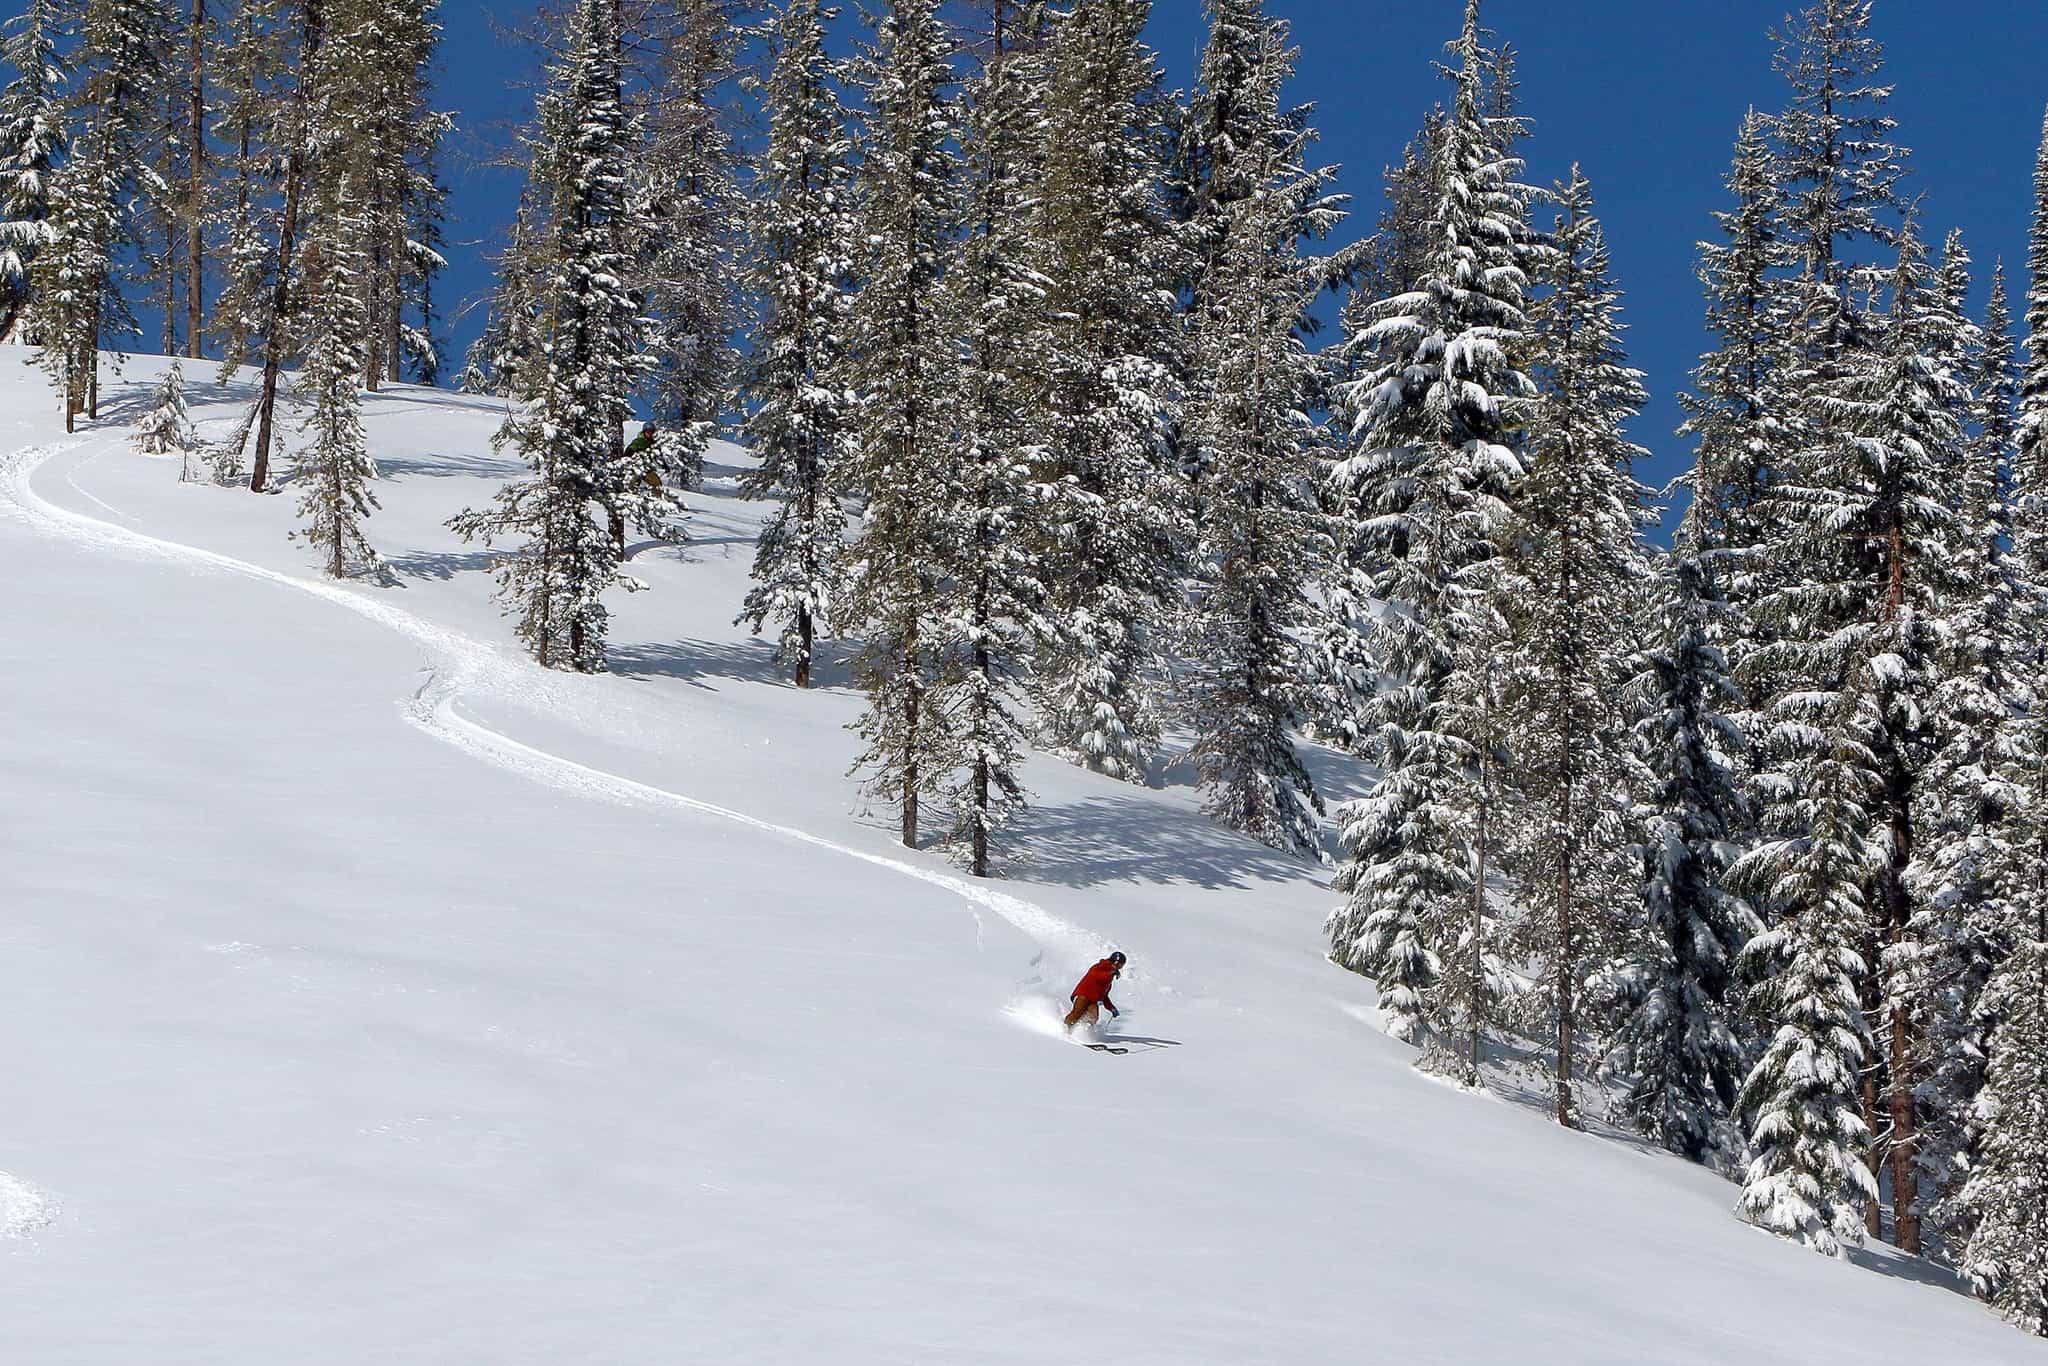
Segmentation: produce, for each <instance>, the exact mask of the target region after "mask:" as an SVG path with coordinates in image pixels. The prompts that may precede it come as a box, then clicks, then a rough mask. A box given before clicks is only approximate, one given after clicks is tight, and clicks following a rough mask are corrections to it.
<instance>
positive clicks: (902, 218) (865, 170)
mask: <svg viewBox="0 0 2048 1366" xmlns="http://www.w3.org/2000/svg"><path fill="white" fill-rule="evenodd" d="M953 55H954V49H953V44H952V41H951V39H950V37H949V35H948V34H947V31H946V27H945V25H944V24H943V23H942V22H941V20H940V17H939V13H938V3H937V0H889V3H888V4H887V5H886V7H885V8H884V9H883V10H882V12H881V13H880V14H879V16H878V17H877V19H876V31H875V36H874V39H873V41H872V42H871V44H870V45H869V46H868V47H867V49H866V51H865V52H864V53H863V55H862V58H861V61H860V63H859V67H858V77H859V81H860V85H861V87H862V91H863V94H864V95H865V97H866V98H865V103H866V107H867V111H868V113H867V126H866V130H865V137H864V140H863V145H862V148H861V151H862V156H861V159H860V172H859V176H858V178H857V182H856V184H857V194H858V201H859V214H858V218H857V227H856V240H857V241H858V242H859V243H860V244H861V247H862V251H861V260H860V262H859V266H858V271H859V274H860V276H861V279H862V288H861V290H860V293H859V295H858V296H857V298H856V300H855V303H854V309H853V318H852V321H851V327H850V336H851V348H852V356H851V359H850V361H849V369H848V375H849V377H850V379H851V381H852V385H853V387H854V389H855V390H856V392H857V393H858V394H859V396H860V402H859V405H858V407H857V408H856V413H857V415H858V416H857V420H856V422H855V427H854V447H853V453H852V455H851V456H850V458H849V461H848V467H849V469H848V473H849V476H850V479H849V482H850V484H851V486H852V487H853V489H854V490H856V491H857V492H858V493H859V495H860V496H861V497H862V498H863V500H864V503H865V507H864V512H863V518H862V523H861V528H860V533H859V536H858V537H857V539H856V541H855V543H854V547H853V550H852V569H853V576H854V577H853V582H852V588H851V592H850V593H849V601H850V602H851V603H855V604H858V605H859V611H860V620H859V621H858V622H853V621H849V622H848V623H847V624H848V625H850V626H852V625H860V626H865V628H866V637H867V639H866V644H865V645H864V647H863V648H862V650H861V652H860V654H859V655H858V656H857V657H856V659H855V661H854V673H855V677H856V679H857V680H858V681H859V683H860V686H861V689H862V691H863V692H865V693H866V694H867V699H868V703H867V710H866V712H865V714H864V715H863V717H862V718H861V720H860V722H859V730H860V734H861V736H862V738H863V739H864V740H865V741H866V747H865V749H864V750H863V752H862V755H861V758H860V760H859V764H858V766H859V767H860V768H861V769H863V770H865V771H866V772H867V773H868V775H869V781H868V787H867V790H868V792H869V794H870V795H872V796H875V797H877V798H879V799H881V800H883V801H886V802H888V803H889V804H890V805H892V806H894V807H895V809H896V814H897V816H898V819H899V826H900V830H901V835H902V840H903V843H904V845H905V846H906V847H913V848H914V847H915V846H916V844H917V838H918V829H919V814H920V803H921V801H922V799H923V797H924V796H925V795H926V794H927V793H929V792H930V791H931V790H932V788H933V787H934V785H935V784H936V783H937V782H938V781H939V778H940V775H941V753H942V752H941V750H940V740H941V732H940V730H939V727H938V724H937V720H936V717H935V715H934V713H933V708H932V699H931V689H932V682H933V677H934V668H935V665H934V651H933V649H932V646H931V642H930V634H931V630H932V614H933V612H934V611H935V610H936V605H937V594H938V588H939V584H940V566H939V565H937V564H935V563H934V556H935V554H936V553H937V549H938V547H939V546H940V545H942V544H943V536H942V533H941V530H940V528H939V526H938V525H937V518H938V514H939V513H940V511H941V510H942V509H941V505H940V501H939V496H938V495H939V491H940V484H939V481H938V475H939V472H940V470H941V468H942V465H943V462H944V461H945V460H946V459H947V458H948V457H949V455H950V449H949V445H948V442H949V438H950V436H951V423H950V417H951V415H950V414H949V413H948V412H947V411H946V402H945V395H946V394H947V393H948V392H949V388H950V385H951V384H952V382H953V380H954V378H955V371H956V364H957V353H956V352H955V350H954V347H953V339H952V336H951V334H950V330H949V321H950V311H949V308H948V305H947V300H946V298H945V293H944V287H943V283H942V275H943V270H944V264H945V261H946V259H947V257H948V255H949V253H950V251H951V250H952V244H953V240H954V237H955V235H956V233H957V230H958V224H959V214H960V175H961V169H960V154H959V148H958V143H957V137H958V118H959V113H958V105H957V96H956V92H955V90H954V75H953V70H952V65H951V63H952V58H953Z"/></svg>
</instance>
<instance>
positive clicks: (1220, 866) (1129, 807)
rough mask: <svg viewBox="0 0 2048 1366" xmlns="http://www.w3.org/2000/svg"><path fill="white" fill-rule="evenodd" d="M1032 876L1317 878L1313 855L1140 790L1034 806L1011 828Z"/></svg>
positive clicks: (1206, 880) (1055, 879)
mask: <svg viewBox="0 0 2048 1366" xmlns="http://www.w3.org/2000/svg"><path fill="white" fill-rule="evenodd" d="M1009 836H1010V839H1011V840H1012V841H1013V843H1012V846H1011V847H1012V848H1013V849H1014V851H1015V853H1016V855H1017V857H1018V860H1019V862H1020V863H1023V864H1024V865H1026V866H1027V867H1028V868H1029V869H1030V875H1031V877H1032V879H1033V880H1035V881H1044V882H1052V883H1058V884H1060V885H1062V886H1067V887H1088V886H1092V885H1095V884H1097V883H1103V882H1138V883H1155V884H1160V885H1165V886H1171V885H1174V884H1186V885H1189V886H1195V887H1205V888H1209V889H1211V890H1221V889H1226V888H1227V889H1243V888H1246V887H1250V886H1252V885H1253V884H1254V883H1259V882H1300V881H1304V880H1319V879H1322V878H1325V877H1327V875H1328V874H1327V872H1326V871H1325V870H1324V869H1322V868H1320V867H1318V866H1317V864H1316V863H1315V862H1314V861H1313V860H1310V859H1305V858H1297V857H1293V856H1291V855H1288V854H1283V853H1281V852H1280V851H1279V850H1277V849H1268V848H1266V847H1265V846H1264V845H1262V844H1258V843H1255V842H1254V841H1252V840H1249V839H1246V838H1244V837H1243V836H1242V835H1237V834H1233V833H1232V832H1230V831H1228V830H1224V829H1221V828H1219V827H1217V826H1215V825H1212V824H1210V823H1209V822H1208V821H1206V820H1204V819H1203V818H1202V817H1201V816H1199V815H1197V814H1195V813H1193V812H1190V811H1187V810H1184V809H1180V808H1176V807H1172V806H1166V805H1162V804H1161V803H1160V802H1159V801H1158V800H1157V799H1154V798H1145V797H1136V796H1132V797H1089V798H1086V799H1085V800H1082V801H1075V802H1064V803H1061V804H1060V805H1058V806H1045V807H1033V808H1032V809H1031V810H1029V811H1028V812H1026V813H1025V814H1024V815H1023V816H1022V817H1020V818H1019V820H1018V821H1017V824H1016V825H1015V826H1014V827H1012V829H1011V830H1010V832H1009Z"/></svg>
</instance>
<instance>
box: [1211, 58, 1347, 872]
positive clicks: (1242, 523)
mask: <svg viewBox="0 0 2048 1366" xmlns="http://www.w3.org/2000/svg"><path fill="white" fill-rule="evenodd" d="M1264 42H1265V45H1266V48H1265V53H1264V56H1263V58H1262V60H1261V61H1260V63H1259V65H1258V67H1257V68H1256V70H1255V71H1254V73H1253V78H1254V81H1255V82H1256V83H1257V84H1256V85H1255V87H1254V92H1253V95H1252V100H1251V102H1252V103H1253V104H1254V106H1255V107H1256V108H1257V109H1259V110H1263V111H1264V117H1265V119H1266V120H1267V122H1268V123H1269V124H1270V123H1273V122H1276V121H1277V120H1278V115H1279V104H1280V101H1279V95H1280V86H1281V82H1282V81H1283V80H1284V79H1285V78H1286V77H1287V76H1288V75H1289V74H1291V72H1292V70H1293V67H1294V59H1295V52H1294V51H1293V49H1291V48H1290V47H1289V46H1288V45H1287V30H1286V27H1285V26H1284V25H1282V24H1277V23H1276V24H1270V25H1268V26H1267V27H1266V29H1265V34H1264ZM1309 142H1310V134H1308V133H1307V132H1305V131H1304V132H1302V133H1299V134H1297V135H1296V136H1295V137H1294V139H1293V140H1292V141H1291V142H1289V143H1285V144H1276V143H1274V142H1272V141H1270V140H1268V141H1265V142H1262V143H1260V144H1259V145H1256V146H1254V147H1252V148H1250V149H1248V150H1247V152H1246V154H1245V156H1244V158H1243V162H1240V163H1238V169H1239V170H1246V171H1248V179H1249V180H1250V181H1251V189H1250V192H1249V193H1248V194H1245V195H1241V196H1237V195H1234V196H1233V197H1232V198H1231V200H1230V203H1229V205H1228V207H1227V210H1226V212H1227V221H1226V222H1225V224H1224V226H1223V230H1222V241H1221V243H1220V245H1219V247H1218V249H1217V250H1216V253H1215V256H1214V259H1213V261H1212V262H1211V264H1210V266H1209V268H1208V270H1207V271H1206V273H1205V276H1204V287H1203V290H1202V292H1201V294H1200V296H1199V298H1198V302H1197V305H1196V312H1195V314H1194V316H1193V319H1192V323H1193V340H1192V355H1191V361H1190V364H1189V366H1188V373H1189V376H1190V382H1189V397H1188V411H1187V420H1186V428H1185V433H1186V434H1185V441H1186V448H1187V450H1188V451H1189V452H1190V453H1191V454H1193V455H1195V456H1196V457H1197V463H1198V465H1199V468H1200V469H1201V470H1202V471H1203V479H1204V482H1205V486H1206V491H1207V495H1208V496H1207V499H1206V514H1205V515H1204V516H1203V518H1202V519H1201V523H1200V526H1199V531H1198V541H1197V545H1196V566H1195V567H1196V576H1197V577H1196V583H1195V589H1194V592H1195V601H1194V605H1193V610H1192V614H1191V616H1192V619H1191V621H1190V622H1189V627H1188V631H1187V640H1188V643H1187V647H1186V650H1185V652H1184V653H1185V654H1186V656H1187V659H1188V663H1187V666H1186V678H1185V681H1184V684H1183V690H1184V694H1185V698H1184V701H1185V709H1186V713H1187V716H1188V720H1189V723H1190V725H1191V727H1192V729H1193V731H1194V733H1195V742H1194V746H1193V750H1192V758H1193V759H1194V761H1195V765H1196V768H1197V770H1198V771H1199V772H1200V774H1201V777H1202V784H1203V787H1204V789H1205V790H1206V792H1207V794H1208V799H1207V810H1208V812H1209V814H1210V815H1211V816H1213V817H1214V818H1215V819H1217V820H1218V821H1220V822H1222V823H1223V824H1224V825H1227V826H1229V827H1230V828H1232V829H1235V830H1241V831H1243V832H1245V833H1246V834H1249V835H1251V836H1252V837H1253V838H1255V839H1257V840H1259V841H1260V842H1262V843H1264V844H1269V845H1272V846H1273V847H1275V848H1279V849H1286V850H1291V851H1295V852H1300V853H1307V854H1320V853H1321V848H1322V842H1321V837H1320V833H1319V829H1318V826H1317V824H1316V820H1315V817H1316V815H1318V814H1320V813H1321V811H1322V800H1321V798H1320V797H1318V796H1317V794H1316V789H1315V783H1314V781H1313V780H1312V779H1311V778H1310V776H1309V774H1308V770H1307V769H1306V768H1304V767H1303V766H1302V764H1301V761H1300V759H1299V758H1298V757H1297V756H1296V754H1295V750H1294V740H1293V736H1292V734H1291V733H1290V727H1291V726H1292V725H1293V724H1294V723H1295V722H1297V721H1299V720H1302V719H1304V718H1305V717H1306V715H1307V713H1308V710H1309V706H1310V698H1309V695H1308V693H1307V690H1306V688H1305V686H1304V682H1305V679H1306V677H1307V674H1308V665H1307V661H1306V659H1305V658H1304V648H1303V641H1304V639H1305V637H1306V636H1307V635H1308V634H1309V633H1310V631H1311V628H1312V627H1313V626H1314V625H1315V623H1316V620H1317V616H1316V613H1315V610H1314V607H1313V604H1312V601H1311V598H1310V583H1311V582H1312V576H1313V575H1314V574H1315V572H1316V570H1317V568H1318V567H1319V566H1321V565H1325V564H1327V563H1328V562H1329V558H1330V548H1329V545H1328V533H1327V531H1326V529H1325V528H1324V526H1323V524H1322V519H1321V517H1320V515H1319V508H1318V504H1317V499H1316V490H1315V475H1316V457H1317V455H1318V453H1319V452H1318V433H1317V432H1316V430H1315V429H1314V427H1313V426H1312V425H1311V422H1310V419H1309V418H1308V417H1307V414H1308V413H1309V412H1310V411H1312V410H1313V409H1314V407H1315V403H1316V398H1317V395H1318V390H1319V381H1320V367H1319V365H1318V363H1317V361H1316V359H1315V358H1314V357H1313V356H1312V355H1310V353H1309V352H1308V349H1307V347H1306V346H1305V345H1304V344H1303V342H1302V340H1301V338H1300V337H1299V336H1298V335H1297V329H1296V322H1297V320H1298V319H1299V318H1300V316H1301V315H1302V313H1303V312H1304V311H1305V310H1306V309H1307V308H1308V307H1309V306H1310V305H1311V304H1312V303H1313V302H1314V300H1315V297H1316V296H1317V295H1318V294H1319V293H1321V289H1322V279H1323V274H1324V266H1323V263H1322V262H1320V261H1318V260H1316V259H1314V258H1310V257H1304V256H1302V255H1301V254H1299V251H1298V246H1297V244H1298V242H1299V239H1300V237H1301V235H1302V234H1301V225H1302V224H1303V223H1304V222H1305V221H1306V222H1312V223H1314V224H1316V225H1317V227H1318V228H1322V229H1327V227H1328V226H1330V225H1332V224H1334V222H1335V221H1337V220H1338V219H1340V218H1341V217H1342V212H1343V211H1342V209H1341V208H1340V207H1338V206H1337V204H1335V203H1333V202H1331V199H1330V196H1329V195H1328V194H1327V192H1326V186H1327V183H1328V180H1329V176H1330V173H1329V172H1328V171H1327V170H1323V169H1315V170H1311V169H1309V168H1308V167H1307V166H1306V165H1305V164H1304V153H1305V151H1306V149H1307V147H1308V145H1309ZM1244 162H1248V163H1251V164H1250V166H1249V167H1246V166H1245V165H1244V164H1243V163H1244ZM1234 173H1235V172H1234Z"/></svg>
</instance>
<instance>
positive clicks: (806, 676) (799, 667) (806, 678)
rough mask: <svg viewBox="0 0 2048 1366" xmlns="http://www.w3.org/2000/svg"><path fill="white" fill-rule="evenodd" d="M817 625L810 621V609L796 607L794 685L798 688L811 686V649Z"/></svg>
mask: <svg viewBox="0 0 2048 1366" xmlns="http://www.w3.org/2000/svg"><path fill="white" fill-rule="evenodd" d="M816 630H817V627H816V626H815V624H814V623H813V622H812V621H811V609H810V608H808V607H799V608H797V609H796V685H797V686H798V687H799V688H808V687H810V686H811V650H812V648H813V637H814V635H815V633H816Z"/></svg>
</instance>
